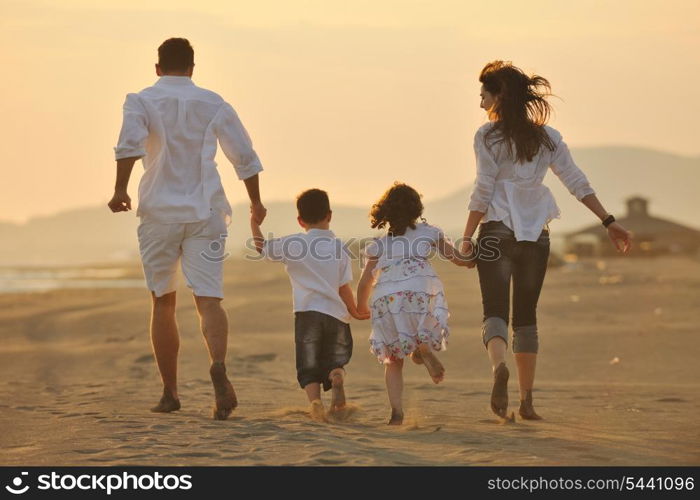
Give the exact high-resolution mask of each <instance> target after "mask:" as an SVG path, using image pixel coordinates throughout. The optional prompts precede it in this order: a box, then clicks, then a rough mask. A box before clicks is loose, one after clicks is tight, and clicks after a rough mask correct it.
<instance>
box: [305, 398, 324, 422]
mask: <svg viewBox="0 0 700 500" xmlns="http://www.w3.org/2000/svg"><path fill="white" fill-rule="evenodd" d="M309 413H310V414H311V420H313V421H314V422H325V421H326V412H325V410H324V409H323V401H321V400H320V399H314V400H313V401H311V410H310V412H309Z"/></svg>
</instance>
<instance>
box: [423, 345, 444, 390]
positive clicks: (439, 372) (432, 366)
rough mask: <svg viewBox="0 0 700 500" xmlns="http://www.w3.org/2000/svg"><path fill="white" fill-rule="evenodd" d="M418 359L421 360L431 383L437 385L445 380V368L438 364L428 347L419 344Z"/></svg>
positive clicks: (438, 361)
mask: <svg viewBox="0 0 700 500" xmlns="http://www.w3.org/2000/svg"><path fill="white" fill-rule="evenodd" d="M419 350H420V351H419V352H420V357H421V359H422V360H423V364H424V365H425V367H426V368H427V370H428V374H429V375H430V378H432V379H433V382H434V383H436V384H439V383H440V382H442V381H443V380H444V378H445V368H444V367H443V366H442V363H440V360H439V359H438V358H437V356H435V354H434V353H433V351H432V350H431V349H430V346H428V345H427V344H421V345H420V347H419Z"/></svg>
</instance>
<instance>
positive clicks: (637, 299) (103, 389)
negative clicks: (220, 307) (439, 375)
mask: <svg viewBox="0 0 700 500" xmlns="http://www.w3.org/2000/svg"><path fill="white" fill-rule="evenodd" d="M137 266H138V264H134V267H135V268H137ZM437 269H438V272H439V273H440V274H441V276H442V277H443V280H444V282H445V286H446V291H447V297H448V301H449V304H450V308H451V309H450V311H451V318H450V324H451V337H450V344H449V350H448V351H447V352H445V353H444V354H441V356H440V359H441V361H442V363H443V364H444V366H445V369H446V376H445V380H444V382H443V383H441V384H439V385H435V384H433V383H432V381H431V380H430V379H429V377H428V375H427V373H426V371H425V368H424V367H422V366H417V365H415V364H413V363H406V364H405V369H404V370H405V377H406V389H405V409H406V418H405V425H403V426H400V427H388V426H387V425H385V423H386V421H387V420H388V418H389V406H388V403H387V398H386V392H385V389H384V385H383V375H382V373H383V372H382V367H381V366H380V365H379V364H378V363H377V362H376V360H375V359H374V358H373V357H372V356H371V355H370V354H369V352H368V342H367V337H368V335H369V323H368V322H358V321H353V323H352V331H353V337H354V340H355V352H354V356H353V359H352V361H351V363H350V364H349V366H348V367H347V368H348V377H347V380H346V385H345V390H346V394H347V398H348V402H349V404H350V405H351V407H350V411H349V412H348V416H347V419H346V420H345V421H342V422H332V423H317V422H313V421H311V419H310V418H309V415H308V405H307V403H306V400H305V396H304V393H303V391H302V390H301V389H299V388H298V386H297V384H296V379H295V371H294V349H293V318H292V315H291V312H290V310H291V294H290V288H289V283H288V279H287V277H286V275H285V274H284V270H283V267H282V266H280V265H276V264H270V263H259V262H257V263H256V262H246V261H242V260H229V261H227V263H226V293H227V298H226V300H225V301H224V302H223V304H224V305H225V307H226V309H227V311H228V313H229V317H230V321H231V325H232V328H231V330H232V331H231V337H230V348H229V356H228V373H229V375H230V376H231V378H232V381H233V383H234V385H235V387H236V392H237V395H238V399H239V407H238V408H237V409H236V410H235V411H234V413H233V415H232V417H231V418H230V419H229V420H226V421H214V420H212V419H211V407H212V402H213V389H212V387H211V382H210V379H209V374H208V368H209V366H208V359H207V354H206V349H205V347H204V344H203V342H202V339H201V334H200V332H199V329H198V321H197V318H196V316H195V312H194V308H193V303H192V299H191V296H190V294H189V292H188V290H187V288H186V287H184V285H183V286H182V288H181V290H180V292H179V304H178V321H179V325H180V333H181V337H182V343H181V349H180V368H181V371H180V401H181V403H182V409H181V411H179V412H177V413H172V414H153V413H150V412H149V411H148V410H149V408H150V407H152V406H153V405H155V404H156V403H157V401H158V399H159V398H160V395H161V386H160V381H159V377H158V374H157V369H156V366H155V363H154V361H153V357H152V355H151V351H150V343H149V339H148V330H147V326H148V317H149V295H148V292H147V291H146V290H140V289H136V290H129V289H102V290H56V291H51V292H47V293H35V294H17V295H10V294H6V295H0V335H1V337H0V338H2V343H1V344H0V430H1V432H0V450H1V451H0V465H698V464H700V446H699V445H700V426H698V425H697V415H698V414H699V411H700V400H699V399H698V395H699V394H700V377H699V375H700V364H699V363H698V355H699V354H700V336H699V335H698V333H700V331H699V330H700V327H698V325H700V263H699V262H698V261H697V260H691V259H687V258H681V257H665V258H658V259H611V260H606V261H597V260H588V261H584V262H580V263H578V264H577V265H575V266H567V267H563V268H555V269H550V271H549V273H548V276H547V279H546V283H545V288H544V290H543V292H542V297H541V300H540V307H539V325H540V343H541V350H540V353H541V355H540V358H539V366H538V376H537V382H536V389H535V391H534V401H535V408H536V409H537V411H538V413H539V414H540V415H542V416H543V417H544V418H545V420H543V421H538V422H530V421H522V420H520V419H517V421H516V423H514V424H507V425H501V424H499V423H498V422H497V420H496V419H495V417H494V416H493V414H492V413H491V411H490V409H489V395H490V392H491V383H490V380H491V377H490V367H489V364H488V360H487V357H486V355H485V352H484V349H483V346H482V345H481V341H480V322H481V311H480V309H481V306H480V296H479V293H478V281H477V275H476V272H475V271H474V270H467V269H460V268H456V267H451V266H450V265H449V264H444V263H439V264H438V266H437ZM355 275H356V277H358V276H359V273H358V272H357V270H356V272H355ZM509 367H510V370H511V381H510V385H509V395H510V400H511V407H510V409H511V411H516V414H517V400H518V393H517V375H516V370H515V364H514V362H513V361H512V358H511V357H510V353H509ZM324 400H325V404H326V405H327V406H328V404H329V402H330V393H326V394H325V395H324Z"/></svg>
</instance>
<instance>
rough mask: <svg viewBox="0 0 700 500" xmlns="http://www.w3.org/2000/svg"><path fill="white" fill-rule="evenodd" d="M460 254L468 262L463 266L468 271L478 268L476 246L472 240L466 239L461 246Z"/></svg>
mask: <svg viewBox="0 0 700 500" xmlns="http://www.w3.org/2000/svg"><path fill="white" fill-rule="evenodd" d="M459 252H460V253H461V254H462V256H463V257H464V258H466V259H467V261H466V262H465V263H464V264H463V265H464V266H465V267H466V268H467V269H471V268H473V267H475V266H476V255H474V245H473V244H472V242H471V240H470V239H466V238H465V239H464V241H462V244H461V245H460V249H459Z"/></svg>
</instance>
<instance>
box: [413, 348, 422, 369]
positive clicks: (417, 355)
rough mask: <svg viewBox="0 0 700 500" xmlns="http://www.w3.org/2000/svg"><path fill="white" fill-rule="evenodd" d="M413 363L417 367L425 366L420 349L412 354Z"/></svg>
mask: <svg viewBox="0 0 700 500" xmlns="http://www.w3.org/2000/svg"><path fill="white" fill-rule="evenodd" d="M411 361H413V362H414V363H415V364H417V365H422V364H423V358H422V357H421V355H420V351H419V350H418V349H416V350H415V351H413V352H412V353H411Z"/></svg>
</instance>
